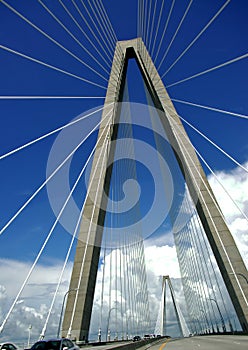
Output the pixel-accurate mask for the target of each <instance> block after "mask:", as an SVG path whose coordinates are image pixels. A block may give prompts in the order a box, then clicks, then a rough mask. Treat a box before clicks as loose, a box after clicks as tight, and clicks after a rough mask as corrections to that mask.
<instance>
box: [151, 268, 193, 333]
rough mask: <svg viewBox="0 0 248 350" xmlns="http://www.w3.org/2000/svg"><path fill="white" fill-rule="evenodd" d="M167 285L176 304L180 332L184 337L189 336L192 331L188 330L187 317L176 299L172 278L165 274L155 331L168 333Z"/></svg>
mask: <svg viewBox="0 0 248 350" xmlns="http://www.w3.org/2000/svg"><path fill="white" fill-rule="evenodd" d="M166 285H168V287H169V290H170V294H171V298H172V303H173V306H174V310H175V315H176V319H177V323H178V327H179V329H180V332H181V334H182V336H183V337H188V336H189V333H190V332H189V330H188V327H187V324H186V322H185V319H184V317H183V314H182V312H181V309H180V307H179V304H178V302H177V301H176V296H175V292H174V288H173V286H172V283H171V279H170V277H169V276H168V275H167V276H163V280H162V296H161V302H160V308H159V314H158V319H157V324H156V328H155V331H154V333H155V334H160V335H166V334H167V333H168V332H167V330H166V318H167V316H166V315H167V298H166Z"/></svg>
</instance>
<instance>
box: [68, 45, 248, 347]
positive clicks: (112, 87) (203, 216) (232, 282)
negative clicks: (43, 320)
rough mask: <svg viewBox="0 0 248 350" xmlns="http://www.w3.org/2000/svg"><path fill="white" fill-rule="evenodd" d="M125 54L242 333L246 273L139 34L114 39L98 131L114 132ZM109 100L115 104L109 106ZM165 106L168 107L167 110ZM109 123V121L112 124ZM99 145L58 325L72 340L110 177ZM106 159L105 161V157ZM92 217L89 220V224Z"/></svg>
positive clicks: (89, 288)
mask: <svg viewBox="0 0 248 350" xmlns="http://www.w3.org/2000/svg"><path fill="white" fill-rule="evenodd" d="M130 58H135V59H136V61H137V64H138V66H139V69H140V71H141V73H142V76H143V79H144V81H145V83H146V86H147V89H148V91H149V92H150V95H151V97H152V99H153V103H154V105H155V107H156V108H157V110H158V113H159V117H160V120H161V123H162V125H163V128H164V130H165V132H166V135H167V137H168V139H169V142H170V144H171V147H172V148H173V151H174V153H175V156H176V159H177V162H178V164H179V166H180V169H181V171H182V174H183V176H184V178H185V180H186V183H187V186H188V189H189V192H190V195H191V197H192V198H194V199H196V198H197V203H196V209H197V212H198V215H199V217H200V220H201V223H202V225H203V227H204V230H205V233H206V235H207V238H208V240H209V243H210V245H211V248H212V250H213V253H214V255H215V258H216V261H217V263H218V266H219V269H220V271H221V274H222V276H223V279H224V282H225V285H226V288H227V290H228V292H229V295H230V298H231V300H232V303H233V305H234V308H235V310H236V313H237V315H238V318H239V321H240V324H241V326H242V329H243V331H244V332H246V333H247V332H248V302H247V295H248V285H247V283H246V282H245V281H243V280H241V279H240V280H239V279H238V278H237V275H239V274H243V275H246V274H247V270H246V267H245V265H244V262H243V260H242V257H241V255H240V253H239V251H238V249H237V247H236V244H235V242H234V240H233V237H232V235H231V234H230V232H229V229H228V228H227V226H226V224H225V222H224V220H223V217H222V215H221V213H220V209H219V207H218V205H217V204H216V200H215V197H214V194H213V192H212V190H211V188H210V186H209V184H208V181H207V178H206V175H205V174H204V171H203V169H202V167H201V164H200V162H199V160H198V158H197V156H196V153H195V151H194V148H193V146H192V144H191V142H190V140H189V138H188V136H187V134H186V132H185V130H184V127H183V125H182V123H181V121H180V119H179V117H178V115H177V113H176V111H175V109H174V106H173V104H172V102H171V100H170V98H169V96H168V94H167V92H166V90H165V87H164V85H163V82H162V80H161V79H160V76H159V74H158V72H157V70H156V68H155V66H154V64H153V62H152V60H151V57H150V56H149V54H148V52H147V50H146V47H145V45H144V44H143V41H142V40H141V39H140V38H138V39H134V40H128V41H122V42H118V43H117V46H116V50H115V55H114V59H113V64H112V70H111V74H110V78H109V84H108V90H107V94H106V99H105V107H104V110H103V114H102V123H101V125H100V130H99V135H100V133H102V132H103V131H104V130H105V131H104V132H105V135H106V136H107V135H108V134H109V136H110V138H111V140H114V139H115V138H116V137H117V136H116V135H117V130H118V119H119V114H120V111H119V108H118V105H115V103H116V102H121V101H122V95H123V85H124V80H125V76H126V70H127V64H128V60H129V59H130ZM113 106H115V108H114V110H113V112H111V109H112V108H113ZM168 110H169V111H170V113H168ZM109 113H112V120H111V122H109V125H107V127H106V124H107V121H106V120H107V118H105V117H106V115H107V114H109ZM110 124H112V125H114V127H112V126H111V125H110ZM105 127H106V128H105ZM178 134H179V135H181V136H180V139H179V137H178V136H177V135H178ZM103 139H104V137H103ZM101 146H102V142H101V141H100V142H99V144H98V148H97V149H96V155H95V156H94V160H93V165H92V172H91V178H92V177H93V172H94V171H95V174H94V181H93V186H92V187H91V189H90V195H89V197H88V199H87V202H86V206H85V209H84V212H83V218H82V223H81V228H80V232H79V239H78V245H77V249H76V255H75V262H74V267H73V272H72V276H71V282H70V289H77V288H78V290H77V291H76V292H75V293H69V295H68V300H67V305H66V311H65V316H64V320H63V326H62V335H63V336H66V335H68V336H71V337H75V338H76V339H78V340H87V339H88V332H89V326H90V318H91V311H92V304H93V298H94V289H95V282H96V275H97V269H98V261H99V254H100V246H101V240H102V234H103V227H104V219H105V209H106V206H107V199H106V196H103V189H104V188H105V192H106V193H107V194H108V191H109V186H110V178H111V168H108V170H107V159H108V158H110V159H113V157H114V143H113V142H112V143H111V142H110V147H108V149H107V157H106V158H105V160H104V162H105V163H104V164H103V165H102V164H101V165H100V166H98V168H97V169H95V168H96V164H97V163H98V159H99V152H98V149H100V148H101ZM109 163H110V164H111V162H109ZM102 166H103V167H105V169H106V171H105V177H104V178H102V177H101V176H100V168H102ZM91 178H90V180H91ZM90 198H91V199H90ZM92 199H93V200H92ZM100 208H101V209H100ZM92 222H94V224H95V225H92Z"/></svg>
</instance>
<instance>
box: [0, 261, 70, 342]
mask: <svg viewBox="0 0 248 350" xmlns="http://www.w3.org/2000/svg"><path fill="white" fill-rule="evenodd" d="M61 267H62V263H61V264H59V263H58V262H56V263H54V264H51V265H49V266H45V265H37V266H36V268H35V270H34V273H33V274H32V275H31V277H30V280H29V281H28V284H27V286H26V288H25V289H24V290H23V292H22V294H21V295H20V299H19V300H18V301H17V303H16V306H15V307H14V309H13V312H12V314H11V315H10V317H9V319H8V321H7V323H6V325H5V327H4V331H3V332H2V334H1V340H2V341H9V340H12V341H16V342H24V343H25V346H27V343H26V342H27V338H28V328H29V326H30V325H32V331H31V335H32V337H31V340H32V341H36V340H37V339H38V337H39V335H40V333H41V330H42V328H43V325H44V322H45V319H46V317H47V314H48V310H49V307H50V303H51V301H52V297H53V293H54V291H55V288H56V280H57V279H58V276H59V274H60V271H61ZM29 269H30V263H27V262H20V261H15V260H8V259H0V276H1V282H0V283H1V285H0V322H2V321H3V320H4V318H5V317H6V315H7V312H8V310H9V308H10V306H11V305H12V303H13V301H14V298H15V297H16V295H17V293H18V291H19V290H20V287H21V285H22V283H23V281H24V280H25V278H26V275H27V272H28V271H29ZM70 273H71V264H70V265H69V266H68V267H67V269H66V271H65V274H64V279H63V282H62V284H61V288H60V290H59V294H58V296H57V301H56V303H55V307H54V310H53V312H52V315H51V319H50V321H49V327H48V334H47V335H48V336H49V334H50V336H55V335H56V332H57V329H56V327H57V324H58V321H57V320H58V317H59V314H60V310H61V303H62V298H63V295H64V293H65V291H66V290H67V289H68V281H69V278H70ZM55 325H56V326H55ZM13 338H14V339H13Z"/></svg>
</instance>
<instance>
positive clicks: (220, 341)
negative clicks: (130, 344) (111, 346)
mask: <svg viewBox="0 0 248 350" xmlns="http://www.w3.org/2000/svg"><path fill="white" fill-rule="evenodd" d="M150 345H151V346H150V347H149V350H195V349H198V350H248V336H240V335H211V336H200V337H197V336H196V337H190V338H182V339H171V340H165V341H161V342H160V343H159V344H154V345H152V344H150ZM141 349H143V350H144V349H145V347H142V348H140V350H141ZM146 349H147V347H146Z"/></svg>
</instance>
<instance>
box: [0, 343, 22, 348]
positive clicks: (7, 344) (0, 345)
mask: <svg viewBox="0 0 248 350" xmlns="http://www.w3.org/2000/svg"><path fill="white" fill-rule="evenodd" d="M17 349H18V347H17V346H16V345H15V344H14V343H8V342H6V343H0V350H17Z"/></svg>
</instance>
